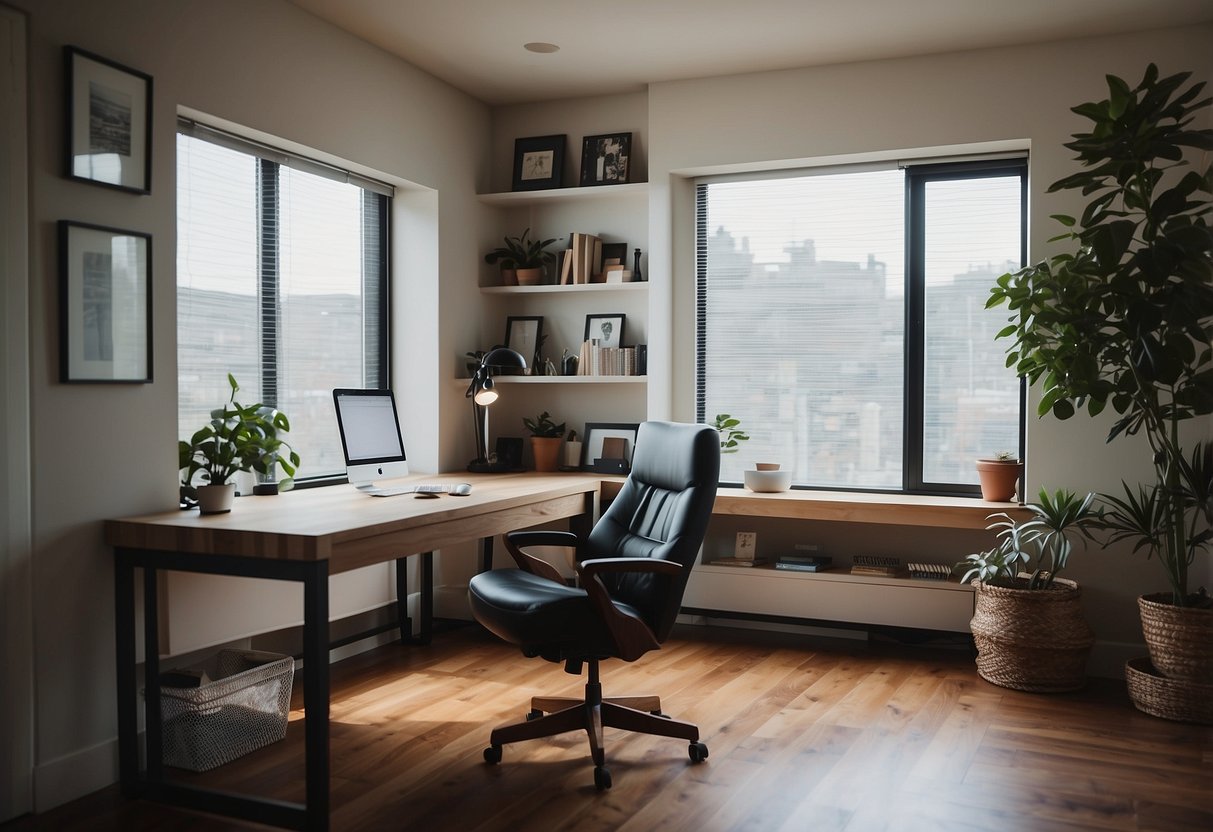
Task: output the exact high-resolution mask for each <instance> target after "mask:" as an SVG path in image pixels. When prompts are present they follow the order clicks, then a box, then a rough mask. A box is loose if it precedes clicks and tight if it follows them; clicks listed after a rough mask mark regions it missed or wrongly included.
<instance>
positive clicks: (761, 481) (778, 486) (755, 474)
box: [742, 466, 792, 493]
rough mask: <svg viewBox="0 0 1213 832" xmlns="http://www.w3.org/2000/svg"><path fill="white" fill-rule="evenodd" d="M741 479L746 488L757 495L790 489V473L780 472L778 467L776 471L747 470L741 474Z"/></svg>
mask: <svg viewBox="0 0 1213 832" xmlns="http://www.w3.org/2000/svg"><path fill="white" fill-rule="evenodd" d="M742 478H743V479H744V482H745V487H746V488H748V489H750V490H751V491H757V492H759V493H775V492H779V491H787V490H788V489H789V488H791V487H792V472H791V471H780V470H778V466H777V467H776V470H769V469H768V470H762V469H760V468H753V469H747V470H745V471H743V472H742Z"/></svg>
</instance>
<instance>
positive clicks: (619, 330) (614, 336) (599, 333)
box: [581, 312, 627, 349]
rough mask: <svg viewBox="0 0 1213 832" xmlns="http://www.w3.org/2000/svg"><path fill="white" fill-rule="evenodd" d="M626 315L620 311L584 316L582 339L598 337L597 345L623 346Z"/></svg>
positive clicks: (616, 347) (587, 339)
mask: <svg viewBox="0 0 1213 832" xmlns="http://www.w3.org/2000/svg"><path fill="white" fill-rule="evenodd" d="M625 323H627V315H625V314H623V313H622V312H610V313H598V314H590V315H586V316H585V335H584V336H582V339H581V340H582V341H591V340H593V339H595V338H597V339H598V346H600V347H610V348H613V349H618V348H619V347H622V346H623V332H624V324H625Z"/></svg>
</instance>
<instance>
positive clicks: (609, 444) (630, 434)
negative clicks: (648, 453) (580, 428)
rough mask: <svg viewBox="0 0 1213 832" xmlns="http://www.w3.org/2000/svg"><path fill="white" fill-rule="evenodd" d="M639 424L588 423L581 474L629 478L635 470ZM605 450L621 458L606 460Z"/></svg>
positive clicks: (582, 448) (582, 450) (613, 457)
mask: <svg viewBox="0 0 1213 832" xmlns="http://www.w3.org/2000/svg"><path fill="white" fill-rule="evenodd" d="M639 431H640V424H639V423H631V422H587V423H586V426H585V433H584V434H583V436H584V437H585V439H584V443H585V444H583V445H582V447H581V470H583V471H593V472H595V473H599V474H626V473H628V472H629V471H631V470H632V456H633V454H634V453H635V452H636V434H637V433H638V432H639ZM604 450H606V451H610V452H611V453H613V454H622V456H611V457H606V456H603V452H604Z"/></svg>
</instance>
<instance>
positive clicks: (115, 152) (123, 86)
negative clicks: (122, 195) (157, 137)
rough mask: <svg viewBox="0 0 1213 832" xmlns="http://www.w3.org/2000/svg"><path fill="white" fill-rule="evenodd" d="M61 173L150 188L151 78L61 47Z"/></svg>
mask: <svg viewBox="0 0 1213 832" xmlns="http://www.w3.org/2000/svg"><path fill="white" fill-rule="evenodd" d="M64 56H65V58H66V62H67V119H66V124H67V144H66V147H67V176H68V178H69V179H78V180H80V181H82V182H92V183H93V184H95V185H105V186H106V187H109V188H118V189H120V190H123V191H132V192H134V193H137V194H146V193H151V190H152V76H150V75H147V74H146V73H143V72H139V71H138V70H135V69H131V68H130V67H126V66H122V65H121V64H118V63H114V62H113V61H111V60H107V59H106V58H102V57H101V56H99V55H93V54H92V53H90V52H85V51H84V50H83V49H77V48H76V47H74V46H67V47H64Z"/></svg>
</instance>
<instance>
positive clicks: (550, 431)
mask: <svg viewBox="0 0 1213 832" xmlns="http://www.w3.org/2000/svg"><path fill="white" fill-rule="evenodd" d="M522 424H523V425H524V426H525V427H526V429H527V430H529V431H530V432H531V435H532V436H548V437H551V436H564V422H561V423H560V424H556V423H555V422H553V421H552V418H551V414H549V413H548V412H547V411H546V410H545V411H543V412H542V413H540V414H539V416H538V417H536V418H534V419H531V418H528V417H526V416H523V417H522Z"/></svg>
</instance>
